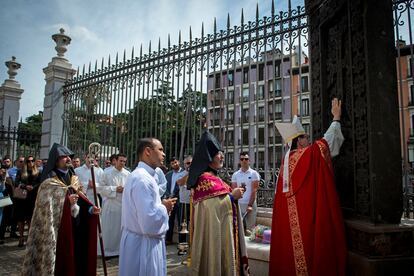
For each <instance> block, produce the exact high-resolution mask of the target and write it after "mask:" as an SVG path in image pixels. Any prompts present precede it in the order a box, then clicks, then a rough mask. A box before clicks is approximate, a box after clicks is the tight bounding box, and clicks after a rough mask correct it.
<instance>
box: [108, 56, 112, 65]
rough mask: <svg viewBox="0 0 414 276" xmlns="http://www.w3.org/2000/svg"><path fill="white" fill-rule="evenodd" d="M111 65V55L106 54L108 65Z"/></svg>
mask: <svg viewBox="0 0 414 276" xmlns="http://www.w3.org/2000/svg"><path fill="white" fill-rule="evenodd" d="M109 66H111V55H109V56H108V67H109Z"/></svg>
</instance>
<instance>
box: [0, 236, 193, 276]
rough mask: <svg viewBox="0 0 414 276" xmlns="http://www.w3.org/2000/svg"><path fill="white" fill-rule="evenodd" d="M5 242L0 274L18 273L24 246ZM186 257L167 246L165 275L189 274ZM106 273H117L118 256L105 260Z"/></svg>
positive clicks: (0, 247) (99, 272)
mask: <svg viewBox="0 0 414 276" xmlns="http://www.w3.org/2000/svg"><path fill="white" fill-rule="evenodd" d="M5 241H6V242H5V244H2V245H0V264H1V265H0V275H8V276H9V275H19V272H20V268H21V265H22V261H23V255H24V251H25V248H24V247H18V246H17V244H18V239H12V238H8V233H7V234H6V240H5ZM186 258H187V257H186V256H178V255H177V245H169V246H167V275H171V276H175V275H177V276H178V275H180V276H181V275H184V276H185V275H189V273H188V268H187V267H186V266H185V265H183V264H181V262H182V261H184V260H185V259H186ZM106 263H107V271H108V275H110V276H115V275H118V258H111V259H109V260H107V261H106ZM97 275H104V273H103V268H102V260H101V259H100V258H98V269H97Z"/></svg>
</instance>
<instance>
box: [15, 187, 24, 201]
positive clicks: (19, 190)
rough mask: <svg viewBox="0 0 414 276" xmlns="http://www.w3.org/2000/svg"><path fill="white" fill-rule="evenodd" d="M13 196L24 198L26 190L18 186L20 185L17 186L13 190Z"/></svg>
mask: <svg viewBox="0 0 414 276" xmlns="http://www.w3.org/2000/svg"><path fill="white" fill-rule="evenodd" d="M13 197H14V198H20V199H26V197H27V190H25V189H22V188H20V186H17V187H15V188H14V190H13Z"/></svg>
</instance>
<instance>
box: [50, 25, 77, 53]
mask: <svg viewBox="0 0 414 276" xmlns="http://www.w3.org/2000/svg"><path fill="white" fill-rule="evenodd" d="M59 32H60V33H58V34H54V35H52V39H53V41H55V42H56V47H55V50H56V52H57V56H58V57H63V56H64V53H65V52H66V51H67V49H66V46H68V45H69V44H70V41H71V40H72V39H71V38H70V37H69V36H67V35H65V30H64V29H63V28H60V30H59Z"/></svg>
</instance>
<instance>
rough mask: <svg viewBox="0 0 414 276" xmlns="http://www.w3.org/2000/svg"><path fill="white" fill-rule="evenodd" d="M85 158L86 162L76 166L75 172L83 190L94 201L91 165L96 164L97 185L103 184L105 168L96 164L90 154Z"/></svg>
mask: <svg viewBox="0 0 414 276" xmlns="http://www.w3.org/2000/svg"><path fill="white" fill-rule="evenodd" d="M84 160H85V164H83V165H82V166H80V167H78V168H75V173H76V175H77V176H78V178H79V181H80V182H81V184H82V192H83V193H84V194H85V195H86V196H87V197H88V199H89V200H90V201H91V202H94V196H93V184H92V173H91V167H92V166H93V165H94V174H95V186H96V187H99V186H100V185H101V181H102V176H103V170H102V169H101V168H99V167H97V166H95V164H92V163H91V160H90V159H89V157H88V155H85V156H84ZM72 164H73V162H72Z"/></svg>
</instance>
